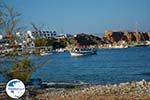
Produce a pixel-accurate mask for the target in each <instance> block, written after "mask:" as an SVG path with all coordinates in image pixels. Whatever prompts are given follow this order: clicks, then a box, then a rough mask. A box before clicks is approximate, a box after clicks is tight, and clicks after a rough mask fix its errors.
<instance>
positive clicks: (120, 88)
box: [0, 80, 150, 100]
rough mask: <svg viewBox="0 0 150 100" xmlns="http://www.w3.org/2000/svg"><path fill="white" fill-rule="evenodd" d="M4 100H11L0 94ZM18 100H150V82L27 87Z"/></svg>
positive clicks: (3, 93) (0, 99) (0, 97)
mask: <svg viewBox="0 0 150 100" xmlns="http://www.w3.org/2000/svg"><path fill="white" fill-rule="evenodd" d="M57 85H58V84H57ZM5 99H7V100H11V99H10V98H9V97H8V96H7V94H6V93H5V91H3V92H1V93H0V100H5ZM20 100H150V82H147V81H145V80H142V81H132V82H126V83H120V84H113V85H111V84H107V85H89V84H82V85H77V84H76V85H64V87H58V88H55V87H47V88H37V87H27V89H26V93H25V94H24V96H23V97H22V98H20Z"/></svg>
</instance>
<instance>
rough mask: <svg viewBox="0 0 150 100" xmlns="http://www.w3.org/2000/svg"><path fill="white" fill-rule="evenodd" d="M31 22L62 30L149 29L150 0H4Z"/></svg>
mask: <svg viewBox="0 0 150 100" xmlns="http://www.w3.org/2000/svg"><path fill="white" fill-rule="evenodd" d="M4 1H5V3H6V4H9V5H12V6H13V7H14V8H15V9H16V10H17V11H19V12H21V13H22V18H23V21H22V22H23V23H24V24H25V25H30V23H31V22H33V23H35V24H38V25H39V26H43V29H53V30H56V31H57V32H59V33H71V34H74V33H80V32H86V33H92V34H102V33H104V32H105V31H106V30H113V31H119V30H123V31H135V30H137V29H138V30H139V31H150V8H149V5H150V0H4Z"/></svg>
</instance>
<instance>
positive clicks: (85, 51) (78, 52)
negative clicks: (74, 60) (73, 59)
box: [70, 47, 96, 56]
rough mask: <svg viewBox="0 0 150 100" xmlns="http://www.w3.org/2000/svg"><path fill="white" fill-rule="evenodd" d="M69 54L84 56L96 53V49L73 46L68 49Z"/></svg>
mask: <svg viewBox="0 0 150 100" xmlns="http://www.w3.org/2000/svg"><path fill="white" fill-rule="evenodd" d="M70 54H71V56H85V55H93V54H96V49H95V48H86V47H84V48H82V47H81V48H78V47H75V48H73V49H71V50H70Z"/></svg>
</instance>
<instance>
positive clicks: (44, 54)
mask: <svg viewBox="0 0 150 100" xmlns="http://www.w3.org/2000/svg"><path fill="white" fill-rule="evenodd" d="M52 54H53V53H52V52H41V53H40V55H41V56H47V55H52Z"/></svg>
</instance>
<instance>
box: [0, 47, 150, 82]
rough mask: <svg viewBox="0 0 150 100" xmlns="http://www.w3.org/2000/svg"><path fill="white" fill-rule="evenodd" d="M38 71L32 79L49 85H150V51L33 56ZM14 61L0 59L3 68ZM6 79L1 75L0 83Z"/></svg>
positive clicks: (117, 50)
mask: <svg viewBox="0 0 150 100" xmlns="http://www.w3.org/2000/svg"><path fill="white" fill-rule="evenodd" d="M29 58H30V59H31V60H32V62H33V63H34V66H38V68H37V69H36V70H35V71H34V72H33V74H32V78H34V79H36V78H40V79H42V81H49V82H83V83H89V84H114V83H122V82H128V81H139V80H142V79H145V80H147V81H150V47H132V48H124V49H98V50H97V54H96V55H89V56H81V57H72V56H71V55H70V53H69V52H61V53H53V54H52V55H48V56H38V55H30V56H29ZM12 63H13V61H11V60H10V61H9V60H8V59H6V57H4V58H0V67H1V69H0V70H2V68H3V67H4V66H6V67H8V66H11V65H12ZM4 81H5V78H4V77H3V75H2V74H1V73H0V82H4Z"/></svg>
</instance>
